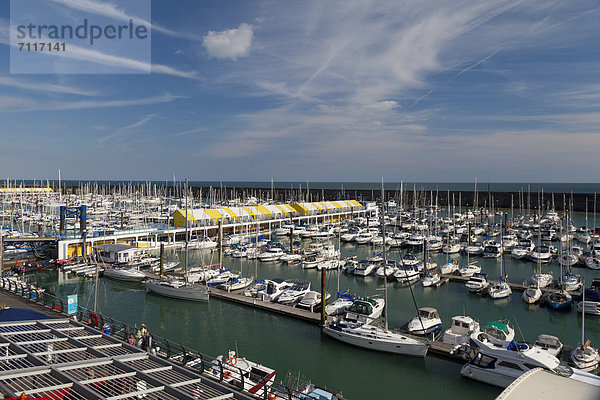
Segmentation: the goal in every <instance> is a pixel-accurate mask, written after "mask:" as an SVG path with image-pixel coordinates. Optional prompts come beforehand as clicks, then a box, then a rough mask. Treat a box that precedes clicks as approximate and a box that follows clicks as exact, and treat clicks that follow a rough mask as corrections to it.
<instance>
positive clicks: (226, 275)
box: [206, 268, 237, 286]
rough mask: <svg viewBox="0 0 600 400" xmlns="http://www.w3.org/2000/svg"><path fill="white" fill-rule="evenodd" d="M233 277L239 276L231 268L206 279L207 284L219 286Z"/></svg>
mask: <svg viewBox="0 0 600 400" xmlns="http://www.w3.org/2000/svg"><path fill="white" fill-rule="evenodd" d="M231 277H237V275H236V274H234V273H233V272H231V268H229V269H226V270H222V271H219V274H218V275H217V276H215V277H213V278H210V279H208V280H206V286H219V285H222V284H224V283H227V281H228V280H229V279H230V278H231Z"/></svg>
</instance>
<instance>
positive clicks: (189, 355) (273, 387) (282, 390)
mask: <svg viewBox="0 0 600 400" xmlns="http://www.w3.org/2000/svg"><path fill="white" fill-rule="evenodd" d="M7 283H8V286H9V290H10V288H12V283H13V281H12V280H10V279H6V278H4V277H1V283H0V285H1V287H2V288H4V289H6V284H7ZM10 291H13V290H10ZM35 291H36V297H35V299H31V298H28V297H27V295H26V293H25V292H24V291H23V290H21V293H19V292H18V291H17V285H16V283H15V290H14V291H13V292H14V293H16V294H18V295H20V296H22V297H24V298H26V299H29V300H30V301H33V302H35V303H38V304H41V305H43V306H45V307H49V308H50V309H52V310H53V311H58V312H61V313H63V314H66V309H65V308H64V304H65V302H64V301H63V300H62V299H61V298H59V297H57V296H56V295H54V294H51V293H46V292H41V293H40V292H39V291H38V290H35ZM28 292H31V289H30V290H29V291H28ZM91 314H96V318H97V321H98V322H97V324H96V326H95V327H93V328H95V329H97V330H98V331H103V329H104V328H103V326H104V321H110V326H111V328H112V330H111V332H110V335H111V336H114V337H117V338H121V339H122V340H124V341H127V338H128V336H129V334H130V333H134V332H137V331H138V328H137V326H132V325H129V324H127V323H125V322H123V321H119V320H115V319H113V318H112V317H108V316H104V315H102V313H100V312H96V313H94V312H93V311H91V310H89V309H87V308H85V307H78V309H77V312H76V313H75V315H74V317H75V318H76V319H77V320H79V321H84V318H85V317H89V315H91ZM85 321H87V319H85ZM116 325H121V326H122V327H123V329H121V330H119V331H118V332H117V331H116V329H115V326H116ZM152 338H153V339H152V340H153V343H154V344H155V345H164V346H165V347H166V353H165V352H160V351H157V352H156V355H157V356H159V357H162V358H165V359H168V360H170V361H172V362H179V363H180V364H181V365H182V366H183V367H184V368H187V369H190V370H192V371H194V372H196V373H197V374H199V375H203V376H206V377H208V378H210V379H213V380H217V381H219V382H221V383H223V384H227V385H231V386H233V387H235V388H237V389H238V390H241V391H244V393H245V394H246V395H254V396H256V397H257V398H265V399H269V398H271V396H270V395H269V394H270V393H276V394H278V395H284V394H285V395H287V398H288V399H289V400H299V399H305V398H306V395H303V394H302V393H301V392H299V391H298V390H296V389H293V388H291V387H289V386H287V385H284V384H283V383H277V382H274V383H272V384H270V385H268V381H266V380H265V379H264V378H263V379H262V380H261V383H262V384H263V386H262V390H263V393H262V395H258V392H257V393H254V394H253V393H249V392H248V391H245V390H244V376H243V373H242V371H241V369H240V368H227V371H228V373H231V374H232V375H233V376H234V377H235V378H236V379H238V381H237V382H236V381H235V379H232V380H231V382H228V381H226V380H224V366H225V365H229V364H225V363H223V361H222V360H220V359H217V358H214V357H211V356H208V355H206V354H203V353H200V352H198V351H196V350H194V349H191V348H188V347H186V346H184V345H182V344H178V343H174V342H172V341H170V340H168V339H166V338H163V337H162V336H158V335H152ZM156 348H159V346H156ZM175 349H181V352H178V354H174V350H175ZM148 351H149V352H150V351H151V350H148ZM153 354H154V353H153ZM194 360H196V361H198V362H197V363H196V365H195V366H194V367H191V366H187V365H186V364H187V363H188V362H189V361H194ZM215 363H216V369H218V374H217V375H215V374H214V373H213V368H215ZM206 365H208V368H207V367H206ZM237 370H239V372H238V371H237ZM238 374H239V378H237V375H238ZM232 375H230V376H232ZM275 398H276V397H275Z"/></svg>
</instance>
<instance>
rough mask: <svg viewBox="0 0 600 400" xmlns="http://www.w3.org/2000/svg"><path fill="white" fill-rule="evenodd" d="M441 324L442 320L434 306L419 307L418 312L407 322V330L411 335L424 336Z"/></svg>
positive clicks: (438, 327)
mask: <svg viewBox="0 0 600 400" xmlns="http://www.w3.org/2000/svg"><path fill="white" fill-rule="evenodd" d="M441 326H442V320H441V319H440V314H439V313H438V312H437V310H436V309H435V308H431V307H421V308H419V312H418V314H417V315H416V316H414V317H413V318H412V319H411V320H410V321H409V322H408V332H409V333H411V334H413V335H419V336H425V335H428V334H430V333H435V331H437V330H438V329H440V328H441Z"/></svg>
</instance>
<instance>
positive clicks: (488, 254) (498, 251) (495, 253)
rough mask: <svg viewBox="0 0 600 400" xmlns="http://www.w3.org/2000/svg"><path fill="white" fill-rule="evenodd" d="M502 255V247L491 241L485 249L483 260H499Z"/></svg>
mask: <svg viewBox="0 0 600 400" xmlns="http://www.w3.org/2000/svg"><path fill="white" fill-rule="evenodd" d="M501 255H502V246H500V244H498V243H496V242H494V241H490V242H489V243H487V244H486V245H485V247H484V248H483V258H498V257H500V256H501Z"/></svg>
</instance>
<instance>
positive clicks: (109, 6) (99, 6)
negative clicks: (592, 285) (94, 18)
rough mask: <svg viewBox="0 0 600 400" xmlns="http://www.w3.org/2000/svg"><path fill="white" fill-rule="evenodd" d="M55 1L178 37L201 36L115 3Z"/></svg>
mask: <svg viewBox="0 0 600 400" xmlns="http://www.w3.org/2000/svg"><path fill="white" fill-rule="evenodd" d="M51 1H53V2H55V3H58V4H61V5H63V6H66V7H70V8H73V9H75V10H79V11H84V12H87V13H92V14H96V15H102V16H105V17H109V18H114V19H117V20H120V21H124V22H128V21H129V20H130V19H131V20H133V21H134V22H136V23H138V24H141V25H146V26H148V27H150V28H151V29H152V30H153V31H157V32H160V33H163V34H165V35H168V36H172V37H176V38H187V39H190V40H198V39H199V37H198V36H195V35H190V34H184V33H179V32H175V31H173V30H171V29H167V28H164V27H162V26H160V25H157V24H152V23H150V21H147V20H145V19H143V18H140V17H138V16H135V15H130V14H127V12H126V11H125V10H123V9H121V8H118V7H117V6H116V5H115V4H113V3H105V2H102V1H94V0H51Z"/></svg>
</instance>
